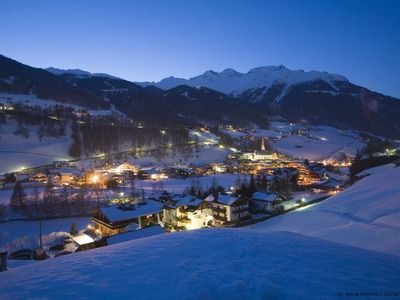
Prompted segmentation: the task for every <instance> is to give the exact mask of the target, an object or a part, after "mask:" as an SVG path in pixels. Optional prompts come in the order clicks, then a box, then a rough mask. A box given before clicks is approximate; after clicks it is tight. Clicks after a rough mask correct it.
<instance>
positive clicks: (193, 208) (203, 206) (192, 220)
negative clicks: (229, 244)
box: [163, 195, 213, 230]
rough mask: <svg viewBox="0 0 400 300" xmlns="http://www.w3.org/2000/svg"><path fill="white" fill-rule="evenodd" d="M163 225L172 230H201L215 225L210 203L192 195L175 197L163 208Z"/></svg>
mask: <svg viewBox="0 0 400 300" xmlns="http://www.w3.org/2000/svg"><path fill="white" fill-rule="evenodd" d="M163 223H164V225H165V226H168V227H170V229H189V230H191V229H199V228H202V227H207V226H211V225H213V216H212V209H211V206H210V205H209V203H207V202H205V201H203V200H202V199H199V198H196V197H194V196H190V195H174V196H173V197H172V198H171V199H170V200H168V201H167V202H166V203H165V205H164V208H163Z"/></svg>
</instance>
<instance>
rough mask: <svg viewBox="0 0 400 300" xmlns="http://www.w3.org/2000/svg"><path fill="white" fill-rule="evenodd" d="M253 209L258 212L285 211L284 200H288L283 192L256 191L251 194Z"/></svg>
mask: <svg viewBox="0 0 400 300" xmlns="http://www.w3.org/2000/svg"><path fill="white" fill-rule="evenodd" d="M251 200H252V204H253V210H254V211H256V212H266V213H279V212H283V210H284V206H283V205H282V201H285V200H286V197H284V196H283V195H281V194H276V193H262V192H255V193H253V195H252V196H251Z"/></svg>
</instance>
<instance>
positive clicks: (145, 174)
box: [138, 168, 168, 180]
mask: <svg viewBox="0 0 400 300" xmlns="http://www.w3.org/2000/svg"><path fill="white" fill-rule="evenodd" d="M138 177H139V179H143V180H147V179H151V180H162V179H167V178H168V176H167V175H166V174H165V173H164V172H161V171H159V170H156V169H153V168H145V169H141V170H140V171H139V172H138Z"/></svg>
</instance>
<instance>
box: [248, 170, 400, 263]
mask: <svg viewBox="0 0 400 300" xmlns="http://www.w3.org/2000/svg"><path fill="white" fill-rule="evenodd" d="M363 173H364V175H365V174H366V173H368V171H364V172H363ZM370 173H371V175H369V176H367V177H365V178H363V179H361V180H360V181H358V182H356V183H355V184H354V185H353V186H351V187H349V188H347V189H346V190H344V191H343V192H341V193H339V194H337V195H336V196H333V197H331V198H329V199H327V200H325V201H323V202H321V203H319V204H315V205H313V206H309V207H305V208H303V209H301V210H297V211H294V212H291V213H289V214H286V215H282V216H279V217H276V218H272V219H271V220H269V221H266V222H263V223H259V224H256V225H252V226H250V227H251V229H253V230H257V231H261V232H266V233H267V232H271V231H290V232H295V233H299V234H303V235H307V236H312V237H316V238H321V239H325V240H329V241H334V242H338V243H343V244H348V245H352V246H355V247H361V248H365V249H370V250H375V251H380V252H385V253H389V254H392V255H397V256H400V240H399V239H398V238H397V237H398V236H400V167H395V166H394V165H386V166H382V167H378V168H374V169H372V170H371V172H370Z"/></svg>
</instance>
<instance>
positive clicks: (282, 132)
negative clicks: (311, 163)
mask: <svg viewBox="0 0 400 300" xmlns="http://www.w3.org/2000/svg"><path fill="white" fill-rule="evenodd" d="M296 130H300V131H302V135H297V134H291V133H292V132H294V131H296ZM223 131H224V132H225V133H227V134H229V135H230V136H231V137H233V138H236V139H239V138H241V137H243V136H245V135H252V136H256V137H266V138H271V139H270V140H269V143H271V146H272V147H273V148H274V149H275V150H276V151H278V152H280V153H283V154H287V155H290V156H292V157H294V158H300V159H308V160H322V159H325V158H329V157H332V158H340V157H341V156H342V155H343V154H345V155H346V156H349V157H355V156H356V154H357V151H358V150H360V149H362V148H363V147H364V146H365V142H364V141H363V140H362V138H361V137H360V136H359V134H358V133H357V132H354V131H344V130H340V129H337V128H333V127H329V126H304V125H301V124H292V123H285V122H277V121H274V122H271V129H269V130H265V129H257V130H256V131H255V132H252V131H251V132H241V131H237V130H235V129H224V130H223Z"/></svg>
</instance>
